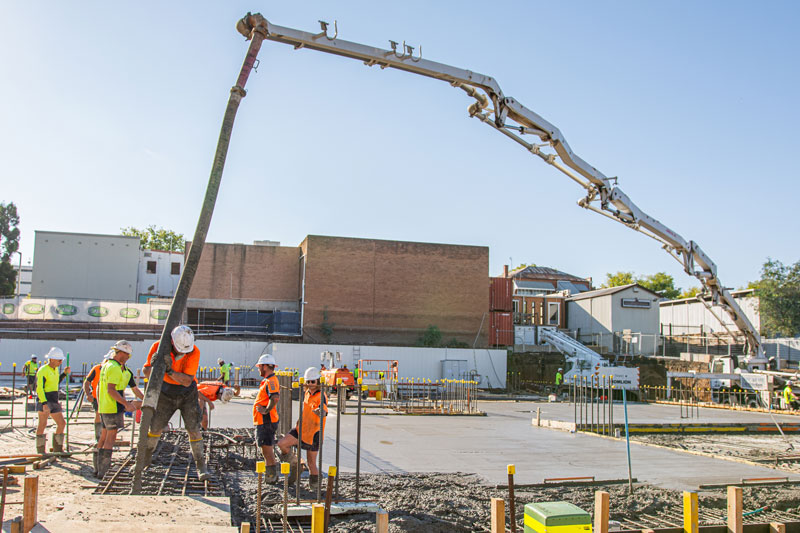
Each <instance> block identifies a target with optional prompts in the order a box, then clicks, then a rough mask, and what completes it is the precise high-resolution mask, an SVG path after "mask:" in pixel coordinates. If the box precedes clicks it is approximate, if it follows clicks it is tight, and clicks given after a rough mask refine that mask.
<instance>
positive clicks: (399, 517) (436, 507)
mask: <svg viewBox="0 0 800 533" xmlns="http://www.w3.org/2000/svg"><path fill="white" fill-rule="evenodd" d="M162 441H163V442H162V443H161V444H160V447H159V450H157V453H156V455H155V456H154V464H153V466H152V467H151V468H150V469H148V470H147V471H145V474H144V477H143V492H144V493H146V494H162V495H180V494H186V495H190V494H206V495H222V494H224V495H225V496H228V497H230V499H231V521H232V524H233V525H237V526H238V525H240V524H242V523H244V522H250V523H251V524H255V518H256V498H257V492H258V478H257V475H256V473H255V467H256V460H257V459H258V460H260V452H259V451H258V450H257V448H256V447H255V445H254V442H253V429H252V428H241V429H237V428H222V429H215V430H214V431H213V432H210V433H208V434H207V435H206V448H207V454H208V459H209V464H210V467H211V470H212V473H213V476H212V480H211V481H210V482H209V483H208V484H207V485H206V486H203V484H201V483H199V482H197V481H196V480H197V477H196V470H195V468H194V465H193V461H192V460H191V454H190V452H189V447H188V442H187V441H186V434H185V432H183V431H174V432H165V433H164V435H163V436H162ZM131 457H132V456H131ZM129 458H130V457H121V458H120V459H119V460H118V461H116V462H115V465H114V466H113V467H112V469H111V472H110V473H109V475H108V476H107V477H106V479H105V480H104V482H103V483H101V484H100V485H99V486H98V490H97V492H102V490H103V489H104V487H105V486H106V485H109V487H110V488H109V489H108V491H107V492H106V493H107V494H114V493H116V494H121V493H127V492H129V488H130V485H129V483H130V478H131V475H132V470H131V469H132V466H133V463H134V461H133V460H130V461H128V462H127V465H126V466H125V467H124V468H123V469H122V470H120V466H121V465H123V464H125V462H126V460H127V459H129ZM118 471H119V474H118V475H117V477H116V478H115V479H114V481H113V482H111V483H110V484H109V483H108V481H109V480H110V478H111V477H112V476H113V475H114V474H115V473H117V472H118ZM326 482H327V478H323V481H322V483H323V491H324V488H325V486H326V485H325V484H326ZM597 490H605V491H608V492H609V493H610V497H611V517H610V518H611V522H612V524H611V526H612V527H611V529H612V530H625V529H641V528H645V527H648V528H659V527H676V526H680V524H681V520H682V518H681V509H682V507H681V505H682V503H681V502H682V495H681V493H680V492H679V491H674V490H668V489H662V488H658V487H654V486H651V485H647V484H635V485H634V492H633V494H629V490H628V486H627V483H621V484H620V483H614V484H610V485H603V484H594V485H591V486H552V487H541V486H531V485H522V486H517V488H516V490H515V494H516V498H515V499H516V502H517V505H516V519H517V523H518V524H519V525H520V527H522V521H523V514H524V505H525V504H526V503H531V502H542V501H568V502H571V503H574V504H575V505H577V506H578V507H580V508H582V509H585V510H587V511H589V512H591V511H592V509H593V502H594V493H595V491H597ZM507 496H508V491H507V488H506V487H504V486H501V485H494V484H489V483H487V481H486V480H485V479H484V478H482V477H480V476H478V475H475V474H458V473H455V474H454V473H447V474H442V473H407V474H397V473H392V474H366V475H361V476H360V478H359V499H360V501H369V502H374V503H376V504H377V505H378V506H380V508H382V509H384V510H385V511H387V512H388V513H389V518H390V531H408V532H423V531H424V532H445V531H447V532H453V531H455V532H471V531H489V524H490V500H491V498H493V497H496V498H507ZM300 498H301V500H303V501H308V500H314V499H315V498H316V493H315V492H311V491H309V490H308V474H307V472H306V473H305V474H304V475H303V476H302V477H301V494H300ZM339 499H340V500H342V501H354V500H355V475H353V474H349V473H348V474H344V475H341V476H340V477H339ZM295 500H296V495H295V492H294V487H291V488H290V489H289V501H290V504H291V503H292V502H293V501H295ZM323 500H324V492H323ZM282 501H283V481H282V478H281V480H280V481H279V482H278V483H275V484H272V485H267V484H266V483H264V485H263V487H262V502H263V503H262V508H261V510H262V530H264V531H273V530H274V531H282V528H281V526H280V524H281V513H282V504H280V503H278V502H282ZM744 504H745V511H756V510H759V509H761V510H760V511H758V512H756V513H754V514H753V515H751V516H748V517H747V519H746V522H748V523H763V522H768V521H770V520H780V521H785V522H796V521H800V489H798V486H797V485H780V486H769V487H745V488H744ZM700 507H701V522H702V523H704V524H714V523H718V524H722V523H724V521H725V517H724V513H725V507H726V499H725V492H724V489H718V490H709V491H704V492H702V493H701V495H700ZM290 528H291V529H290V531H308V530H309V525H308V522H307V521H302V520H300V521H297V520H293V521H291V522H290ZM374 528H375V514H374V513H363V514H353V515H338V516H332V517H331V524H330V529H329V530H330V531H335V532H351V531H355V532H360V531H363V532H366V531H374Z"/></svg>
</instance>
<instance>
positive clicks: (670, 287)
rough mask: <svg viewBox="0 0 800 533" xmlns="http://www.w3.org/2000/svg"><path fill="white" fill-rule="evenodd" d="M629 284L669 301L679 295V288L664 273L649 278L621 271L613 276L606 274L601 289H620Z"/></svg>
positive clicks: (670, 277)
mask: <svg viewBox="0 0 800 533" xmlns="http://www.w3.org/2000/svg"><path fill="white" fill-rule="evenodd" d="M631 283H638V284H639V285H641V286H642V287H644V288H646V289H650V290H651V291H653V292H655V293H658V294H659V295H660V296H661V297H663V298H667V299H669V300H674V299H675V298H677V297H678V296H679V295H680V294H681V290H680V288H678V287H676V286H675V280H674V279H672V276H670V275H669V274H667V273H666V272H656V273H655V274H651V275H649V276H636V275H634V273H633V272H622V271H620V272H615V273H614V274H611V273H607V274H606V282H605V283H604V284H603V287H604V288H605V287H620V286H622V285H630V284H631Z"/></svg>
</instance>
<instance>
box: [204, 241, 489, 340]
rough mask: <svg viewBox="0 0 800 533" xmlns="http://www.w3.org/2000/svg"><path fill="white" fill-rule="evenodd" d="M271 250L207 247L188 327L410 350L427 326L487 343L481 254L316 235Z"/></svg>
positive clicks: (485, 257) (484, 251)
mask: <svg viewBox="0 0 800 533" xmlns="http://www.w3.org/2000/svg"><path fill="white" fill-rule="evenodd" d="M275 244H277V243H268V245H242V244H215V243H208V244H206V247H205V248H204V249H203V255H202V258H201V261H200V266H199V268H198V271H197V275H196V277H195V280H194V283H193V285H192V290H191V293H190V295H189V297H190V300H189V305H188V308H189V310H188V319H189V323H192V324H196V325H197V327H198V329H199V330H200V331H204V330H205V331H214V330H219V329H222V327H223V325H224V326H225V328H226V331H230V330H231V329H232V330H233V331H237V328H238V330H239V331H247V330H248V328H250V329H251V330H254V331H255V330H258V329H259V328H261V330H262V331H263V328H264V327H266V328H267V331H268V332H270V333H274V334H294V335H298V336H302V339H303V341H305V342H334V343H342V344H343V343H358V344H397V345H413V344H415V343H416V341H417V338H418V337H419V336H420V335H421V334H422V333H423V332H424V330H425V329H426V328H427V327H428V326H431V325H435V326H437V327H438V328H439V329H440V331H441V332H442V338H443V340H445V341H448V340H450V339H456V340H458V341H460V342H465V343H468V344H469V345H470V346H471V345H472V344H473V342H474V341H475V338H476V336H477V337H478V344H477V345H478V346H486V344H487V342H488V337H487V335H488V324H487V323H486V321H485V315H486V313H487V312H488V309H489V305H488V301H489V285H488V270H489V249H488V248H487V247H484V246H459V245H448V244H432V243H414V242H403V241H384V240H376V239H354V238H345V237H325V236H318V235H309V236H308V237H306V238H305V239H304V240H303V242H302V243H301V244H300V246H297V247H287V246H276V245H275ZM479 329H480V330H481V331H480V332H479Z"/></svg>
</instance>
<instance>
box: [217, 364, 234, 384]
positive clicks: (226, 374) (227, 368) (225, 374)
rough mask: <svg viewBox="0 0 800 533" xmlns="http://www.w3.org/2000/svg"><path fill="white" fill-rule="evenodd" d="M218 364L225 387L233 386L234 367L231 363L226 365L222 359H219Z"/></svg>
mask: <svg viewBox="0 0 800 533" xmlns="http://www.w3.org/2000/svg"><path fill="white" fill-rule="evenodd" d="M217 364H218V365H219V375H220V378H221V380H220V381H222V382H223V383H224V384H225V386H228V385H230V384H231V367H232V366H233V365H232V364H231V363H225V361H223V360H222V359H217Z"/></svg>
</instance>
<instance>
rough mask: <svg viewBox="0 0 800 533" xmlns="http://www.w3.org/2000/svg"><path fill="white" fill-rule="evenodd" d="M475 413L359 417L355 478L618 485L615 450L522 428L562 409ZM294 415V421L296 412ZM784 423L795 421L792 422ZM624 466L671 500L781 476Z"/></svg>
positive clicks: (223, 416)
mask: <svg viewBox="0 0 800 533" xmlns="http://www.w3.org/2000/svg"><path fill="white" fill-rule="evenodd" d="M479 407H480V409H481V410H483V411H486V412H487V414H488V416H486V417H458V416H453V417H447V416H397V415H388V416H384V415H369V416H363V417H362V435H361V445H362V449H361V471H362V472H365V473H380V472H385V473H392V472H446V473H452V472H465V473H477V474H479V475H481V476H483V477H485V478H486V479H487V480H488V481H489V482H490V483H505V482H507V480H508V478H507V474H506V465H508V464H511V463H513V464H515V465H516V472H517V474H516V478H515V479H516V480H517V482H518V483H540V482H541V481H542V480H543V479H544V478H552V477H572V476H595V478H597V479H620V478H627V475H628V474H627V460H626V453H625V441H624V440H614V439H607V438H601V437H597V436H592V435H583V434H572V433H568V432H564V431H558V430H553V429H546V428H540V427H533V426H532V425H531V419H532V418H534V417H535V416H536V408H537V407H540V408H541V409H542V417H543V418H561V419H563V420H565V421H572V406H571V405H569V404H546V403H530V402H524V403H523V402H520V403H517V402H481V403H480V404H479ZM251 409H252V405H251V403H250V401H247V400H235V401H234V402H231V403H230V404H228V405H219V406H218V407H217V409H215V410H214V412H213V414H212V425H224V426H227V427H248V426H251V425H252V418H251ZM294 412H295V413H296V412H297V404H296V403H295V411H294ZM350 412H354V410H352V409H351V411H350ZM622 416H623V413H622V409H621V406H620V408H619V411H618V412H616V411H615V422H616V421H620V422H621V421H622ZM629 416H630V417H631V420H637V421H640V422H643V423H644V422H650V423H653V422H662V423H677V422H680V417H679V409H678V407H677V406H664V405H644V404H635V405H629ZM634 417H635V418H634ZM356 418H357V417H356V416H355V415H354V414H347V415H344V416H342V417H341V419H342V420H341V432H342V442H341V448H340V465H339V468H340V471H342V472H345V473H348V472H354V471H355V453H356ZM776 418H778V417H776ZM780 418H784V417H780ZM785 418H786V419H788V421H796V420H797V418H796V417H785ZM701 420H708V421H750V420H756V421H765V422H766V421H769V420H770V418H769V415H766V414H764V415H760V414H757V413H755V414H754V413H742V412H732V411H723V410H716V409H701ZM694 421H697V419H694ZM336 422H337V419H336V414H335V413H332V414H331V416H330V418H329V419H328V422H327V429H326V438H325V443H324V447H323V461H324V464H325V465H331V464H333V462H334V459H335V450H336V446H335V436H336ZM795 439H796V438H795ZM798 445H800V442H798ZM631 461H632V467H633V476H634V477H636V478H638V479H639V480H640V481H643V482H648V483H652V484H655V485H658V486H661V487H665V488H672V489H680V490H688V489H697V486H698V485H699V484H702V483H724V482H727V481H732V480H736V481H738V480H739V479H740V478H743V477H747V478H749V477H772V476H779V475H785V474H784V473H782V472H781V471H778V470H773V469H770V468H766V467H758V466H751V465H747V464H743V463H737V462H733V461H727V460H722V459H714V458H710V457H703V456H698V455H691V454H687V453H683V452H679V451H672V450H667V449H662V448H655V447H651V446H645V445H639V444H636V443H631ZM325 470H326V468H325V469H323V471H325Z"/></svg>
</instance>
